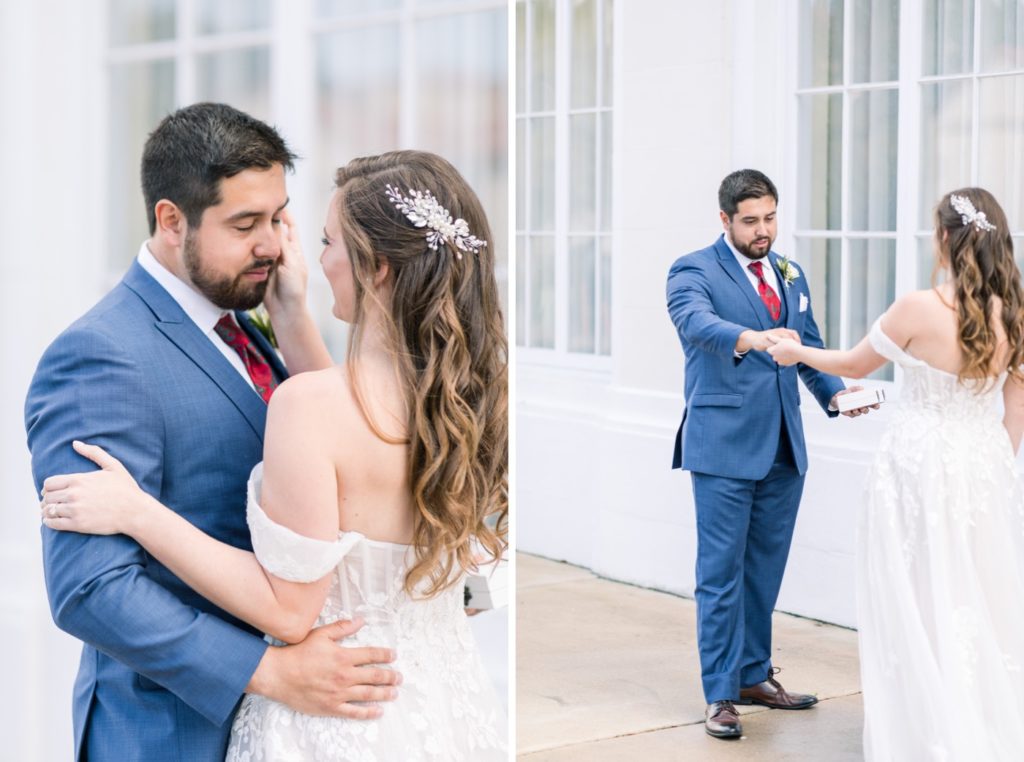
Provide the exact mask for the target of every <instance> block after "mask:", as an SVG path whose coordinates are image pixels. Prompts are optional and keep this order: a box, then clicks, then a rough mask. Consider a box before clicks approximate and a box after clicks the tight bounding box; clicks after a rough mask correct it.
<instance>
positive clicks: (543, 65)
mask: <svg viewBox="0 0 1024 762" xmlns="http://www.w3.org/2000/svg"><path fill="white" fill-rule="evenodd" d="M530 12H531V14H532V16H533V18H532V23H531V24H530V33H531V39H530V45H531V48H530V65H531V66H532V67H533V70H532V74H531V78H530V79H531V81H530V92H531V96H530V97H531V100H532V101H533V102H532V103H531V104H530V105H531V106H532V107H533V110H534V111H551V110H552V109H554V107H555V2H554V0H533V2H532V3H531V4H530Z"/></svg>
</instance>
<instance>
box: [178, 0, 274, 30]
mask: <svg viewBox="0 0 1024 762" xmlns="http://www.w3.org/2000/svg"><path fill="white" fill-rule="evenodd" d="M196 11H197V14H198V19H197V21H198V30H199V34H219V33H223V32H246V31H249V30H251V29H267V28H269V27H270V1H269V0H199V2H198V4H197V7H196Z"/></svg>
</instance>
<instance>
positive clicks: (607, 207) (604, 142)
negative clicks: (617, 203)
mask: <svg viewBox="0 0 1024 762" xmlns="http://www.w3.org/2000/svg"><path fill="white" fill-rule="evenodd" d="M600 118H601V156H600V162H601V214H600V218H601V231H602V232H611V229H612V182H614V180H613V178H612V113H611V112H610V111H605V112H604V113H602V114H601V117H600Z"/></svg>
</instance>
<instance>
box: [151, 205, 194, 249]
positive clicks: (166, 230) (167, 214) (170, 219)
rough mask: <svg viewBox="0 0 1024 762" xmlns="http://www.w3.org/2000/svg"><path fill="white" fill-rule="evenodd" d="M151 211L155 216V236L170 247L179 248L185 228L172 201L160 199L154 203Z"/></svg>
mask: <svg viewBox="0 0 1024 762" xmlns="http://www.w3.org/2000/svg"><path fill="white" fill-rule="evenodd" d="M153 211H154V213H155V215H156V232H157V235H159V236H160V237H161V238H163V239H164V240H165V241H166V242H167V243H169V244H171V245H172V246H181V244H182V243H183V242H184V240H185V231H186V228H187V225H186V223H185V215H184V214H182V212H181V209H179V208H178V206H177V204H175V203H174V202H173V201H168V200H167V199H165V198H162V199H160V200H159V201H157V202H156V207H155V208H154V210H153Z"/></svg>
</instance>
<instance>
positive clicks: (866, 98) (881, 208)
mask: <svg viewBox="0 0 1024 762" xmlns="http://www.w3.org/2000/svg"><path fill="white" fill-rule="evenodd" d="M897 96H898V94H897V91H896V90H869V91H867V92H859V93H851V94H850V112H851V113H850V117H851V124H850V141H851V145H850V150H851V151H852V153H853V156H854V157H856V158H855V160H854V161H851V162H850V227H851V228H852V229H854V230H895V229H896V122H897V111H898V108H897V104H898V97H897Z"/></svg>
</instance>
